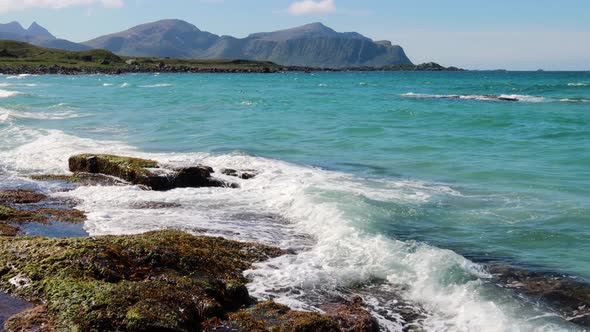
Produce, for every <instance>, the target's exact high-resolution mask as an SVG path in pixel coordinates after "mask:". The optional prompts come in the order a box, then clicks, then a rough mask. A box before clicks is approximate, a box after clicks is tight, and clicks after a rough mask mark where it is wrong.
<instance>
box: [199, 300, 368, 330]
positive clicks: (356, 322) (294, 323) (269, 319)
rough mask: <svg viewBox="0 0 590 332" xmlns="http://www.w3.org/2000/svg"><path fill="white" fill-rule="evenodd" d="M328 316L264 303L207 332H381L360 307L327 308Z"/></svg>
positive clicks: (211, 326) (210, 326)
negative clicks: (222, 331) (220, 331)
mask: <svg viewBox="0 0 590 332" xmlns="http://www.w3.org/2000/svg"><path fill="white" fill-rule="evenodd" d="M327 307H330V308H331V309H330V310H328V311H326V313H325V314H320V313H317V312H303V311H294V310H291V309H289V307H287V306H284V305H282V304H278V303H275V302H273V301H267V302H261V303H258V304H257V305H256V306H253V307H250V308H248V309H244V310H241V311H239V312H236V313H233V314H231V315H229V317H228V319H227V320H226V321H224V322H218V321H211V322H208V325H207V326H206V328H205V330H206V331H219V330H224V331H243V332H246V331H276V332H299V331H301V332H305V331H310V332H311V331H327V332H330V331H333V332H339V331H346V332H375V331H379V325H378V323H377V321H376V320H375V319H374V318H373V317H372V316H371V314H370V313H369V312H368V311H366V310H365V309H363V308H362V307H361V306H360V304H354V303H348V304H344V303H340V304H334V305H328V306H327Z"/></svg>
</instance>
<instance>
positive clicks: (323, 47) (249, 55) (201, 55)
mask: <svg viewBox="0 0 590 332" xmlns="http://www.w3.org/2000/svg"><path fill="white" fill-rule="evenodd" d="M83 44H85V45H87V46H89V47H92V48H104V49H107V50H110V51H112V52H114V53H116V54H119V55H126V56H137V57H140V56H147V57H172V58H181V59H244V60H260V61H272V62H275V63H278V64H281V65H286V66H309V67H325V68H342V67H361V66H372V67H381V66H388V65H402V64H411V63H412V62H411V61H410V59H408V57H407V56H406V54H405V52H404V50H403V49H402V48H401V47H400V46H398V45H392V44H391V42H388V41H380V42H374V41H373V40H371V39H369V38H367V37H364V36H363V35H361V34H359V33H356V32H346V33H339V32H336V31H334V30H332V29H330V28H328V27H326V26H325V25H323V24H321V23H312V24H307V25H304V26H301V27H297V28H293V29H287V30H280V31H275V32H263V33H255V34H251V35H249V36H248V37H246V38H235V37H231V36H218V35H215V34H212V33H209V32H206V31H201V30H199V29H198V28H197V27H196V26H194V25H192V24H190V23H187V22H185V21H181V20H162V21H157V22H152V23H147V24H142V25H139V26H136V27H133V28H131V29H129V30H126V31H122V32H118V33H114V34H110V35H106V36H102V37H99V38H96V39H93V40H90V41H87V42H85V43H83Z"/></svg>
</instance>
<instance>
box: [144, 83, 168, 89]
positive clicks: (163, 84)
mask: <svg viewBox="0 0 590 332" xmlns="http://www.w3.org/2000/svg"><path fill="white" fill-rule="evenodd" d="M170 86H174V84H169V83H160V84H150V85H140V86H139V87H140V88H165V87H170Z"/></svg>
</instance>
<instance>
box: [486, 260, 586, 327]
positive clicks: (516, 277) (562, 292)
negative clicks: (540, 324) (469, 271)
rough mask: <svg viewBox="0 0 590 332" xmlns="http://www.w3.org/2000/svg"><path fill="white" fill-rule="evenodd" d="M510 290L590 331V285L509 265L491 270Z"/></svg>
mask: <svg viewBox="0 0 590 332" xmlns="http://www.w3.org/2000/svg"><path fill="white" fill-rule="evenodd" d="M488 271H489V272H490V273H492V274H493V275H494V276H495V277H496V278H497V279H499V280H500V281H501V282H502V283H503V284H505V285H506V287H508V288H512V289H514V290H515V291H517V292H520V293H523V294H525V295H527V296H528V297H530V298H532V299H535V300H540V301H543V302H545V303H547V304H549V305H551V306H552V307H553V308H554V309H555V310H556V311H557V312H558V313H559V314H560V315H561V316H563V317H564V318H565V319H566V320H568V321H570V322H572V323H575V324H578V325H580V326H584V327H590V285H589V284H588V283H585V282H582V281H579V280H575V279H572V278H569V277H566V276H563V275H558V274H548V273H541V272H532V271H526V270H522V269H516V268H512V267H510V266H506V265H492V266H489V267H488Z"/></svg>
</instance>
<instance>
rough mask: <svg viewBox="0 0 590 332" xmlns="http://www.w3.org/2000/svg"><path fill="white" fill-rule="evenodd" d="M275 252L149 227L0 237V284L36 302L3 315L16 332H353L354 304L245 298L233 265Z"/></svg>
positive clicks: (372, 325)
mask: <svg viewBox="0 0 590 332" xmlns="http://www.w3.org/2000/svg"><path fill="white" fill-rule="evenodd" d="M282 254H283V252H282V251H281V250H280V249H278V248H273V247H268V246H264V245H260V244H254V243H242V242H235V241H229V240H224V239H221V238H212V237H201V236H192V235H189V234H186V233H183V232H180V231H172V230H169V231H158V232H150V233H146V234H143V235H134V236H105V237H95V238H85V239H46V238H15V239H8V238H0V266H1V267H2V268H0V288H2V289H3V290H5V291H9V292H11V293H13V294H15V295H18V296H20V297H22V298H24V299H26V300H28V301H30V302H31V303H34V304H36V306H35V307H34V308H32V309H29V310H26V311H24V312H22V313H19V314H17V315H15V316H13V317H12V318H10V319H9V320H8V321H7V323H6V328H7V329H8V330H10V331H24V330H27V329H29V330H30V329H32V328H35V327H37V328H40V327H42V329H43V330H48V331H52V330H80V331H156V330H158V331H200V330H208V331H213V330H217V331H219V330H220V329H222V330H223V328H229V329H231V330H235V331H253V330H258V331H359V332H364V331H367V332H370V331H376V330H377V329H378V327H377V325H376V322H375V321H374V319H372V317H371V316H370V314H368V312H366V311H365V310H364V309H362V308H361V307H360V306H359V304H358V303H357V304H354V305H351V306H346V305H344V304H342V305H338V306H335V307H333V310H331V311H329V312H328V314H327V315H323V314H319V313H314V312H300V311H293V310H291V309H289V308H288V307H286V306H283V305H280V304H276V303H274V302H263V303H259V304H255V303H254V301H253V300H252V298H250V296H249V294H248V290H247V289H246V287H245V283H246V282H247V280H246V278H245V277H244V276H243V271H244V270H246V269H248V268H250V267H251V264H252V263H253V262H257V261H262V260H266V259H268V258H270V257H276V256H279V255H282Z"/></svg>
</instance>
